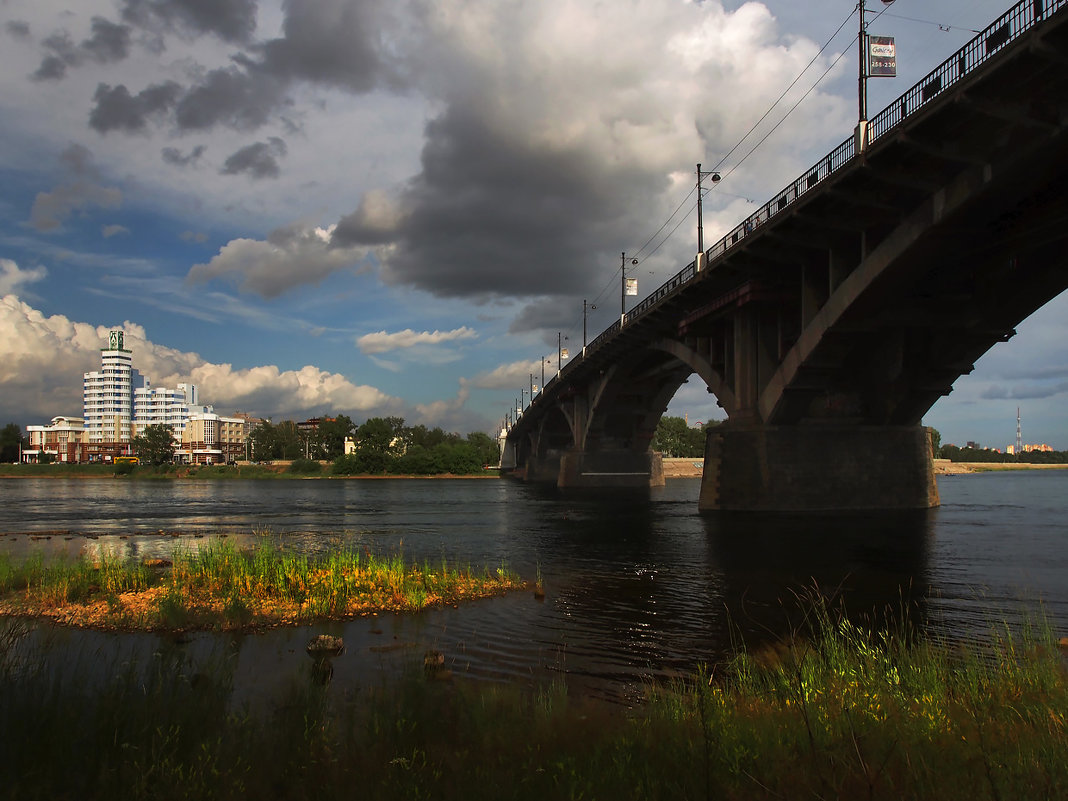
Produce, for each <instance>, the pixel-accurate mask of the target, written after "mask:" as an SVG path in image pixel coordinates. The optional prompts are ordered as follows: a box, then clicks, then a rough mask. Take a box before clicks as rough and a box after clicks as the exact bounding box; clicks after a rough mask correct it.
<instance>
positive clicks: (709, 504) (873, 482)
mask: <svg viewBox="0 0 1068 801" xmlns="http://www.w3.org/2000/svg"><path fill="white" fill-rule="evenodd" d="M938 503H939V499H938V485H937V484H936V483H935V478H934V461H933V459H932V455H931V445H930V438H929V434H928V432H927V429H926V428H924V427H923V426H894V427H890V426H886V427H882V426H855V425H838V424H834V423H831V424H819V425H798V426H762V425H744V424H743V425H732V424H731V423H729V422H728V423H724V424H723V425H720V426H715V427H713V428H710V429H709V431H708V435H707V438H706V441H705V469H704V477H703V479H702V484H701V496H700V499H699V501H698V507H699V508H700V509H701V510H702V511H709V510H738V511H754V512H801V511H813V512H815V511H837V510H849V509H858V510H859V509H870V510H879V509H927V508H931V507H934V506H938Z"/></svg>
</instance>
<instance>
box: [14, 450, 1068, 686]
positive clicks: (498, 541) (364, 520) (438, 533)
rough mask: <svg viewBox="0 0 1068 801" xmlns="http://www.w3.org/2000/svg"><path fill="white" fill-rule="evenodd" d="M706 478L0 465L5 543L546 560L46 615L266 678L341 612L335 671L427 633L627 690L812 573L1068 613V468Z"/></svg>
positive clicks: (400, 666) (386, 669) (450, 654)
mask: <svg viewBox="0 0 1068 801" xmlns="http://www.w3.org/2000/svg"><path fill="white" fill-rule="evenodd" d="M699 489H700V482H699V480H697V479H670V480H669V481H668V484H667V486H666V487H662V488H654V489H651V490H648V491H647V492H634V491H627V492H622V493H620V492H598V493H583V494H565V493H562V492H560V491H558V490H556V489H553V488H547V487H542V486H534V485H527V484H521V483H518V482H514V481H509V480H496V479H485V480H430V479H428V480H418V479H417V480H410V479H409V480H404V479H396V480H393V479H383V480H336V481H335V480H330V481H327V480H307V481H252V480H240V481H203V482H201V481H180V480H170V481H122V480H113V479H10V480H0V532H3V535H2V536H0V554H5V553H6V554H9V555H12V556H16V557H17V556H23V555H26V554H28V553H30V552H32V551H33V550H45V551H52V552H55V551H63V552H67V553H72V554H73V553H78V552H81V551H90V552H91V551H93V550H94V549H108V550H111V551H115V552H118V553H125V554H129V555H136V556H141V557H146V556H168V555H170V553H171V552H172V551H173V549H174V548H175V547H176V546H177V547H189V548H195V547H198V546H199V545H200V544H203V543H205V542H210V541H212V539H213V538H216V537H221V536H224V535H225V536H227V537H229V538H231V539H232V540H236V541H238V542H240V543H243V544H248V545H252V544H253V543H255V542H257V541H259V540H260V539H261V538H263V537H267V538H270V539H272V540H274V541H276V542H277V543H279V544H280V545H282V546H284V547H287V548H297V549H301V550H304V551H307V552H309V553H322V552H324V551H327V550H329V549H332V548H337V547H339V546H343V545H359V546H363V545H367V546H369V547H370V548H371V549H372V550H373V551H375V552H376V553H380V554H386V553H395V552H398V551H400V552H403V554H404V556H405V557H406V558H408V559H411V560H419V561H422V560H423V559H429V560H430V561H431V562H432V563H439V562H440V561H441V559H442V558H444V559H447V560H448V561H449V562H450V563H458V564H460V565H462V566H467V565H470V566H472V567H475V568H481V567H483V566H488V567H489V568H490V569H494V568H496V567H498V566H501V565H505V566H507V567H509V568H511V569H513V570H515V571H517V572H519V573H520V574H521V575H522V576H523V577H524V578H527V579H528V580H533V578H534V577H535V575H536V573H537V572H538V571H539V570H540V572H541V574H542V576H543V578H544V582H545V587H546V598H545V600H544V601H538V600H536V599H535V598H534V597H533V595H532V593H528V592H522V593H516V594H514V595H511V596H508V597H505V598H494V599H487V600H483V601H479V602H475V603H472V604H469V605H464V606H462V607H461V608H459V609H453V608H448V609H435V610H428V611H426V612H423V613H420V614H415V615H382V616H377V617H373V618H364V619H360V620H355V621H349V622H344V623H332V624H322V625H316V626H303V627H299V628H290V629H279V630H274V631H270V632H267V633H264V634H254V635H218V634H197V635H193V636H191V637H188V638H182V639H180V640H179V645H175V644H174V640H173V639H169V638H165V637H159V636H156V635H113V634H102V633H95V632H81V631H69V630H58V631H56V630H49V631H48V632H47V637H48V638H50V640H52V641H54V642H58V643H59V644H60V645H61V646H63V647H68V646H69V647H72V648H74V649H76V650H79V651H80V652H82V653H93V654H104V653H108V654H115V653H119V652H126V651H129V652H131V653H132V654H133V655H136V654H138V653H141V654H144V653H152V652H154V651H156V650H158V649H159V648H161V647H167V648H172V647H180V648H185V649H187V650H188V651H189V652H191V653H194V654H200V655H201V656H203V658H209V657H212V658H214V657H215V656H218V655H219V654H220V653H222V654H223V655H224V656H225V657H226V658H227V659H229V660H231V664H232V665H233V666H234V669H235V682H236V683H237V684H238V685H239V690H240V692H241V693H244V694H246V695H249V696H253V697H254V696H255V695H256V694H257V693H261V692H265V691H267V692H269V691H271V690H272V688H275V687H276V686H280V683H281V682H283V681H285V680H287V679H286V678H285V677H287V676H289V675H291V674H292V673H293V671H294V670H296V669H306V667H307V665H306V664H305V663H308V662H309V661H310V660H308V659H307V657H306V656H305V655H304V644H305V643H306V642H307V640H308V639H309V638H310V637H311V636H313V635H314V634H318V633H325V632H328V633H333V634H339V635H341V636H343V637H344V638H345V640H346V643H347V646H348V647H347V650H346V654H345V655H344V656H342V657H340V658H338V659H336V660H334V676H333V683H332V687H333V686H337V687H342V688H343V687H359V686H365V685H367V684H368V683H369V682H375V681H379V680H381V679H383V678H384V677H386V676H388V675H390V674H391V673H394V672H396V671H398V670H405V669H409V668H411V669H415V668H418V667H419V666H421V664H422V658H423V654H424V653H425V652H426V651H427V650H431V649H432V650H437V651H440V652H441V653H443V654H444V655H445V658H446V666H447V667H448V668H449V669H450V670H451V671H452V672H453V674H454V675H457V676H466V677H470V678H472V679H476V680H481V681H499V682H509V683H515V682H533V683H537V682H544V681H547V680H557V681H563V682H565V683H566V684H567V685H568V688H569V691H571V692H577V693H581V694H585V695H593V696H598V697H604V698H610V699H613V700H619V701H622V702H625V703H626V702H630V701H632V700H635V699H637V698H638V697H640V696H641V694H642V692H643V688H644V686H645V685H646V684H647V683H648V682H649V681H650V680H664V679H670V678H672V677H677V676H685V675H689V674H691V673H692V671H693V670H694V669H695V668H696V667H697V666H698V665H700V664H702V663H706V664H707V663H712V662H715V661H717V660H719V659H722V658H724V657H725V656H727V655H729V653H730V652H731V650H732V648H733V647H734V644H735V643H737V642H740V641H741V642H745V643H747V644H749V645H752V646H758V645H759V644H761V643H762V642H764V641H771V640H775V639H777V638H779V637H781V636H783V635H784V634H786V633H788V632H790V631H791V630H794V629H797V628H799V627H800V625H801V622H802V614H803V611H802V610H803V609H804V608H805V603H804V601H803V600H802V601H799V600H798V599H799V598H802V599H803V598H806V597H808V596H810V595H811V594H812V593H813V591H814V589H813V588H815V587H818V588H819V591H820V592H821V593H822V594H824V595H830V596H833V597H835V598H836V599H839V600H841V601H842V602H843V603H844V604H845V606H846V608H847V609H848V610H849V613H850V614H851V615H854V616H857V617H870V618H872V619H874V620H875V621H876V623H881V622H883V621H884V620H885V619H887V618H889V619H896V617H897V616H898V615H899V614H900V612H901V610H902V609H906V608H907V609H908V614H909V615H910V618H911V619H912V620H913V621H914V622H916V623H918V624H919V625H920V626H921V627H923V628H924V629H925V630H927V631H929V632H934V633H937V634H939V635H942V636H947V637H950V638H951V639H961V640H968V639H977V638H983V637H984V635H985V633H986V632H987V631H988V629H989V627H990V626H991V625H992V624H993V623H996V622H998V621H1007V622H1009V623H1010V624H1011V625H1016V624H1018V623H1019V622H1020V621H1022V620H1025V619H1029V618H1034V617H1035V616H1036V615H1038V614H1042V615H1044V616H1045V617H1046V618H1047V619H1048V620H1049V621H1050V623H1051V624H1052V625H1053V627H1054V630H1055V632H1057V633H1058V636H1063V635H1065V634H1068V580H1066V577H1068V470H1063V471H1062V470H1054V471H1037V470H1036V471H1019V472H1005V473H982V474H974V475H962V476H945V477H942V478H940V484H939V490H940V492H941V496H942V506H941V507H940V508H938V509H934V510H930V511H927V512H921V513H908V514H877V515H870V514H869V515H856V514H843V515H833V516H816V515H807V516H798V515H752V514H722V513H721V514H711V515H702V514H699V513H698V511H697V496H698V492H699ZM174 535H177V536H174ZM39 636H41V637H43V636H45V634H44V633H41V634H40V635H39Z"/></svg>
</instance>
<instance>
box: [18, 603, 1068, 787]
mask: <svg viewBox="0 0 1068 801" xmlns="http://www.w3.org/2000/svg"><path fill="white" fill-rule="evenodd" d="M813 618H814V619H817V620H818V621H819V630H818V631H816V632H813V634H812V636H811V638H804V637H800V636H799V637H796V638H795V639H792V640H790V641H786V642H783V643H782V644H781V645H780V646H779V647H777V648H771V649H767V650H766V651H764V652H762V653H759V654H756V653H754V654H749V653H745V652H742V653H739V654H737V656H736V657H735V658H733V659H732V660H730V661H728V662H726V663H724V664H720V665H717V666H714V667H712V668H711V669H710V670H707V671H701V672H699V673H698V674H696V675H693V676H692V677H691V678H690V679H689V680H686V681H678V682H675V683H672V684H662V685H656V686H650V687H649V688H648V692H647V695H646V697H645V700H644V701H643V702H642V703H639V704H637V705H635V706H633V707H631V708H624V707H621V706H618V705H614V704H606V703H597V702H591V701H589V700H588V699H584V698H580V697H574V696H570V695H569V694H568V692H567V690H566V688H565V687H564V686H563V685H562V684H550V685H547V686H543V687H541V688H538V689H534V690H532V691H523V690H520V689H518V688H516V687H513V686H507V685H486V684H472V683H467V682H463V681H460V680H458V679H456V678H455V677H453V676H452V675H451V674H450V673H449V664H448V663H446V664H445V665H440V661H439V660H438V659H436V658H435V659H428V657H429V656H430V655H423V654H421V653H420V654H413V655H412V658H411V664H410V666H409V667H408V668H407V669H406V670H403V671H402V673H401V674H400V675H398V676H395V677H394V678H393V680H391V681H390V682H388V683H386V684H383V685H374V686H368V687H363V688H361V689H360V691H359V692H353V693H344V694H338V693H335V692H333V691H332V688H331V686H330V683H329V680H330V671H329V670H325V669H323V668H321V667H318V663H315V664H314V665H313V663H312V661H311V660H308V661H307V662H306V666H305V668H304V670H302V671H298V672H296V673H294V675H292V676H291V679H290V682H289V683H288V685H287V687H288V688H287V689H285V690H284V691H282V692H281V694H280V695H279V696H278V697H272V698H259V699H257V700H256V701H255V702H254V703H252V704H249V703H243V704H236V703H234V701H233V698H234V686H233V676H232V672H231V671H232V667H231V664H232V663H231V662H229V661H227V660H226V659H217V660H215V661H214V662H213V663H211V664H204V663H203V662H200V663H197V662H194V661H193V659H192V657H191V655H190V654H189V653H188V652H187V651H184V650H183V649H182V648H181V646H171V647H163V648H161V649H160V651H159V652H158V653H156V654H155V656H154V657H153V659H152V660H151V663H150V664H136V663H131V662H128V661H120V658H119V657H117V656H114V657H109V656H108V655H107V654H106V653H103V654H101V653H98V652H94V653H92V654H88V653H86V654H70V653H64V652H62V651H61V650H60V649H57V648H55V647H54V646H50V645H49V644H47V642H46V643H44V644H40V642H39V641H38V644H36V645H35V644H34V641H33V640H32V638H31V637H30V636H29V630H28V629H27V628H26V627H25V626H19V625H16V626H12V625H10V624H7V625H5V624H4V623H3V621H0V715H2V717H0V725H3V726H4V730H5V731H9V732H17V733H18V736H17V737H10V738H8V739H7V741H6V742H5V747H4V748H3V749H0V782H2V786H3V787H4V790H5V793H6V794H7V795H9V796H10V797H13V798H79V799H86V800H87V801H90V800H91V799H97V798H100V799H104V798H107V799H111V798H127V799H142V798H144V799H149V798H151V799H159V798H178V797H181V798H187V799H209V798H211V799H231V798H232V799H238V798H249V797H262V798H272V799H290V798H293V799H298V798H299V799H305V798H342V797H349V796H350V795H351V794H352V788H354V787H358V788H360V794H362V795H364V796H366V797H369V798H375V799H384V800H385V801H388V800H389V799H410V798H426V799H443V800H445V799H448V800H451V799H456V800H457V801H461V800H462V801H472V799H474V800H475V801H477V800H478V799H497V798H500V797H502V796H506V797H508V798H513V799H532V801H544V800H545V799H555V798H589V799H613V801H629V800H630V799H642V801H647V800H651V801H657V800H659V799H664V800H665V801H666V800H667V799H671V801H685V799H707V798H719V799H728V800H733V799H739V801H740V800H741V799H745V801H764V799H768V800H770V799H783V798H839V799H852V798H867V799H875V800H876V801H883V800H885V801H891V799H892V800H893V801H897V800H898V799H931V798H938V799H940V800H941V801H958V800H959V801H983V800H984V799H1008V798H1011V799H1015V800H1016V801H1029V800H1030V799H1051V798H1064V797H1066V796H1068V762H1066V761H1065V760H1064V759H1063V758H1062V755H1063V754H1064V753H1065V752H1066V751H1068V726H1066V720H1068V687H1066V675H1065V670H1064V667H1063V665H1062V663H1061V661H1060V657H1059V656H1058V654H1057V648H1056V645H1055V644H1054V643H1052V642H1051V641H1050V640H1049V636H1048V634H1045V633H1043V632H1042V631H1041V629H1040V628H1039V629H1032V630H1029V632H1027V633H1025V634H1024V635H1022V636H1013V635H1012V634H1011V633H1009V632H1007V631H1004V630H997V629H995V630H994V631H992V632H991V634H990V636H989V638H988V639H987V640H986V641H985V642H984V643H983V644H981V645H979V646H975V647H973V648H971V649H969V650H967V651H962V650H960V649H951V648H949V647H947V646H943V645H940V644H939V643H937V642H918V641H916V640H915V637H914V636H913V633H912V632H910V631H908V630H907V629H906V628H901V629H899V630H895V631H892V632H887V633H879V632H874V631H866V630H862V629H859V628H857V627H856V626H853V625H852V624H849V623H847V622H845V621H844V620H841V619H833V618H832V617H830V616H829V615H827V614H826V612H825V611H824V610H821V609H819V608H817V609H816V610H815V611H814V612H813ZM347 658H349V657H348V656H346V655H342V656H338V657H337V658H336V660H335V661H337V660H344V659H347ZM109 660H110V661H109ZM90 664H92V665H93V667H94V670H93V671H91V672H87V671H86V667H87V666H88V665H90Z"/></svg>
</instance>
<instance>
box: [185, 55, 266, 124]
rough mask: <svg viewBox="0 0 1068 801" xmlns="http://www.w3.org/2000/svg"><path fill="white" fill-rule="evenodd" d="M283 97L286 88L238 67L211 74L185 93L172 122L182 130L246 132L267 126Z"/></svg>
mask: <svg viewBox="0 0 1068 801" xmlns="http://www.w3.org/2000/svg"><path fill="white" fill-rule="evenodd" d="M284 97H285V86H284V85H282V84H280V83H279V82H278V81H277V80H275V79H274V78H272V77H270V76H265V75H260V74H250V73H248V72H245V71H243V70H241V69H238V68H237V67H227V68H225V69H217V70H212V71H211V72H209V73H208V74H207V76H205V78H204V80H203V81H202V82H201V83H200V84H199V85H198V86H194V87H193V88H192V89H190V90H189V91H187V92H186V93H185V96H184V97H182V99H181V101H179V103H178V105H177V107H176V109H175V119H176V121H177V123H178V127H179V128H181V129H183V130H206V129H208V128H213V127H215V126H216V125H225V126H227V127H230V128H235V129H237V130H239V131H249V130H253V129H255V128H258V127H260V126H261V125H263V124H264V123H265V122H267V119H268V117H269V116H270V113H271V111H272V110H273V108H274V107H275V106H277V105H278V104H279V103H281V102H282V101H283V100H284Z"/></svg>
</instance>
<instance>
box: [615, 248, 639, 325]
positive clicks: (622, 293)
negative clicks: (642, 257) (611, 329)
mask: <svg viewBox="0 0 1068 801" xmlns="http://www.w3.org/2000/svg"><path fill="white" fill-rule="evenodd" d="M621 256H622V262H621V264H620V266H619V272H620V273H621V276H620V287H619V300H620V304H619V306H620V311H619V327H620V328H622V327H623V321H624V319H625V318H626V316H627V254H626V253H623V254H621ZM630 263H631V264H637V263H638V260H637V259H631V260H630ZM632 294H635V295H637V294H638V288H637V286H635V287H634V292H633V293H632Z"/></svg>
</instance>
